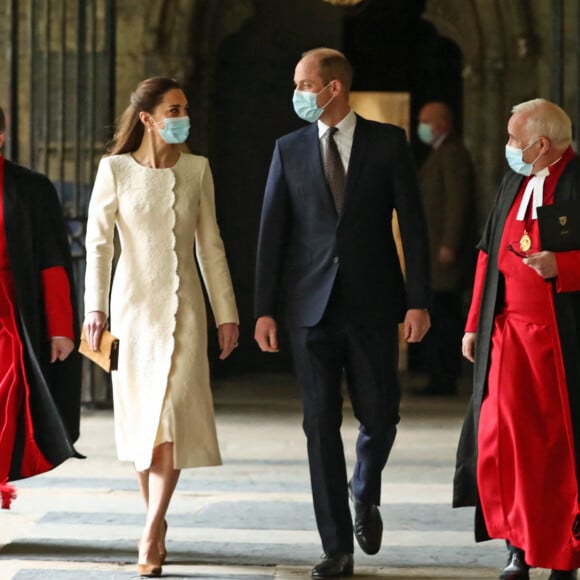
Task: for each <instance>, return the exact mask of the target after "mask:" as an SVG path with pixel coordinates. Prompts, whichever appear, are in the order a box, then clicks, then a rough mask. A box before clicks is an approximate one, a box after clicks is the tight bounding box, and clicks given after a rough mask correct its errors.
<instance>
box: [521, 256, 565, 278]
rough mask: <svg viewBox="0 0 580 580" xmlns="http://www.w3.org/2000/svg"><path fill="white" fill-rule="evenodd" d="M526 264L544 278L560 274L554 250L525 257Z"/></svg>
mask: <svg viewBox="0 0 580 580" xmlns="http://www.w3.org/2000/svg"><path fill="white" fill-rule="evenodd" d="M524 264H526V265H528V266H529V267H530V268H532V269H533V270H535V271H536V272H537V273H538V275H539V276H541V277H542V278H546V279H547V278H555V277H556V276H557V275H558V263H557V262H556V254H554V252H538V253H537V254H532V255H531V256H528V257H527V258H524Z"/></svg>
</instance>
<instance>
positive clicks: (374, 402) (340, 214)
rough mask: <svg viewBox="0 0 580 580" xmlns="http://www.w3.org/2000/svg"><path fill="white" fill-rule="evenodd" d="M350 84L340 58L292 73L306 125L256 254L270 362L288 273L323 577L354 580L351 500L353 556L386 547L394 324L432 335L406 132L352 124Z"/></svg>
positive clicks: (283, 151) (278, 168) (282, 163)
mask: <svg viewBox="0 0 580 580" xmlns="http://www.w3.org/2000/svg"><path fill="white" fill-rule="evenodd" d="M351 80H352V68H351V66H350V63H349V62H348V60H347V59H346V58H345V56H344V55H343V54H342V53H340V52H338V51H336V50H332V49H328V48H320V49H315V50H311V51H309V52H306V53H305V54H304V55H303V57H302V59H301V60H300V62H299V63H298V64H297V66H296V69H295V74H294V83H295V85H296V91H295V92H294V97H293V104H294V110H295V111H296V113H297V115H298V116H299V117H301V118H302V119H304V120H306V121H309V122H310V123H311V124H310V125H309V126H307V127H304V128H302V129H300V130H298V131H295V132H294V133H291V134H289V135H286V136H284V137H282V138H280V139H278V141H277V142H276V147H275V149H274V155H273V159H272V163H271V165H270V172H269V175H268V180H267V184H266V191H265V197H264V203H263V208H262V217H261V224H260V236H259V242H258V253H257V271H256V317H257V322H256V329H255V338H256V341H257V342H258V345H259V346H260V348H261V349H262V350H263V351H265V352H277V351H278V336H277V322H276V320H277V317H278V312H277V311H276V306H277V302H278V296H279V293H280V287H281V280H282V273H283V270H285V278H284V280H285V286H286V290H287V294H286V301H285V309H286V318H287V326H288V328H289V333H290V342H291V347H292V353H293V357H294V365H295V370H296V374H297V376H298V381H299V383H300V386H301V390H302V397H303V408H304V422H303V426H304V431H305V433H306V437H307V441H308V458H309V464H310V476H311V484H312V491H313V498H314V511H315V514H316V521H317V525H318V530H319V533H320V536H321V539H322V545H323V549H324V553H325V555H324V557H323V559H322V561H321V562H320V563H319V564H317V565H316V566H315V567H314V569H313V570H312V576H313V577H315V578H323V577H332V576H352V574H353V521H352V518H351V514H350V511H349V503H348V497H349V492H350V496H351V498H352V500H353V504H354V534H355V536H356V538H357V540H358V542H359V545H360V546H361V548H362V549H363V551H364V552H366V553H367V554H375V553H376V552H378V550H379V549H380V546H381V538H382V529H383V528H382V521H381V515H380V512H379V509H378V505H379V504H380V499H381V498H380V492H381V472H382V469H383V467H384V466H385V463H386V461H387V458H388V456H389V452H390V450H391V447H392V445H393V441H394V439H395V433H396V428H397V427H396V426H397V423H398V422H399V400H400V388H399V383H398V378H397V363H398V324H399V322H402V321H403V320H404V336H405V339H406V340H407V341H409V342H416V341H420V340H421V339H422V338H423V336H424V335H425V333H426V332H427V330H428V328H429V314H428V312H427V307H428V305H429V300H430V288H429V286H430V284H429V247H428V240H427V231H426V225H425V220H424V216H423V209H422V207H421V201H420V192H419V185H418V180H417V176H416V171H415V167H414V162H413V159H412V156H411V153H410V149H409V147H408V145H407V142H406V139H405V133H404V131H403V130H402V129H400V128H398V127H395V126H393V125H387V124H381V123H375V122H371V121H368V120H365V119H363V118H361V117H359V116H357V115H355V114H354V112H353V111H352V110H351V109H350V107H349V103H348V97H349V91H350V86H351ZM333 133H335V135H334V136H333ZM393 210H397V213H398V219H399V226H400V230H401V237H402V242H403V249H404V253H405V264H406V280H404V278H403V274H402V271H401V266H400V264H399V259H398V256H397V249H396V246H395V240H394V238H393V231H392V226H391V220H392V214H393ZM343 372H344V373H345V376H346V383H347V387H348V391H349V394H350V400H351V402H352V406H353V409H354V413H355V416H356V417H357V419H358V421H359V423H360V430H359V436H358V440H357V446H356V452H357V460H356V465H355V468H354V472H353V474H352V475H351V478H350V481H348V478H347V472H346V465H345V457H344V450H343V444H342V438H341V434H340V425H341V421H342V395H341V382H342V376H343Z"/></svg>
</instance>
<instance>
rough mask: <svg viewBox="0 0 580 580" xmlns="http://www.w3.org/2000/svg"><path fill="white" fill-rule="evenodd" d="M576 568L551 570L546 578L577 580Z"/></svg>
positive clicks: (551, 579) (549, 579)
mask: <svg viewBox="0 0 580 580" xmlns="http://www.w3.org/2000/svg"><path fill="white" fill-rule="evenodd" d="M577 579H578V571H577V570H552V573H551V574H550V576H549V577H548V580H577Z"/></svg>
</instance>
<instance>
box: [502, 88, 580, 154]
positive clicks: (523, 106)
mask: <svg viewBox="0 0 580 580" xmlns="http://www.w3.org/2000/svg"><path fill="white" fill-rule="evenodd" d="M515 113H519V114H523V115H525V117H526V124H525V126H526V130H527V132H528V136H529V138H530V140H533V139H536V138H538V137H547V138H548V139H550V141H551V142H552V143H553V144H554V145H556V146H559V147H566V146H568V145H570V143H571V142H572V121H571V119H570V117H569V116H568V114H567V113H566V111H564V109H562V108H561V107H559V106H558V105H556V104H555V103H552V102H551V101H548V100H546V99H532V100H531V101H525V102H523V103H520V104H519V105H515V106H514V107H513V108H512V114H515Z"/></svg>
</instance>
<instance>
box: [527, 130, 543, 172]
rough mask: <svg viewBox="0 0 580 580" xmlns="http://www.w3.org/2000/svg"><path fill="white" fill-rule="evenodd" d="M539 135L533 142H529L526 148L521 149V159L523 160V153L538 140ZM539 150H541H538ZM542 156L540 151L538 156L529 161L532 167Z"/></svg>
mask: <svg viewBox="0 0 580 580" xmlns="http://www.w3.org/2000/svg"><path fill="white" fill-rule="evenodd" d="M540 139H541V137H538V138H537V139H536V140H535V141H534V142H533V143H530V144H529V145H528V146H527V147H526V148H524V149H522V161H523V160H524V153H525V152H526V151H527V150H528V149H529V148H530V147H533V146H534V145H535V144H536V143H537V142H538V141H540ZM540 151H541V150H540ZM541 156H542V153H541V152H540V153H539V154H538V156H537V157H536V158H535V159H534V160H533V161H532V162H531V163H530V165H531V166H532V167H534V165H535V164H536V161H537V160H538V159H539V158H540V157H541Z"/></svg>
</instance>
